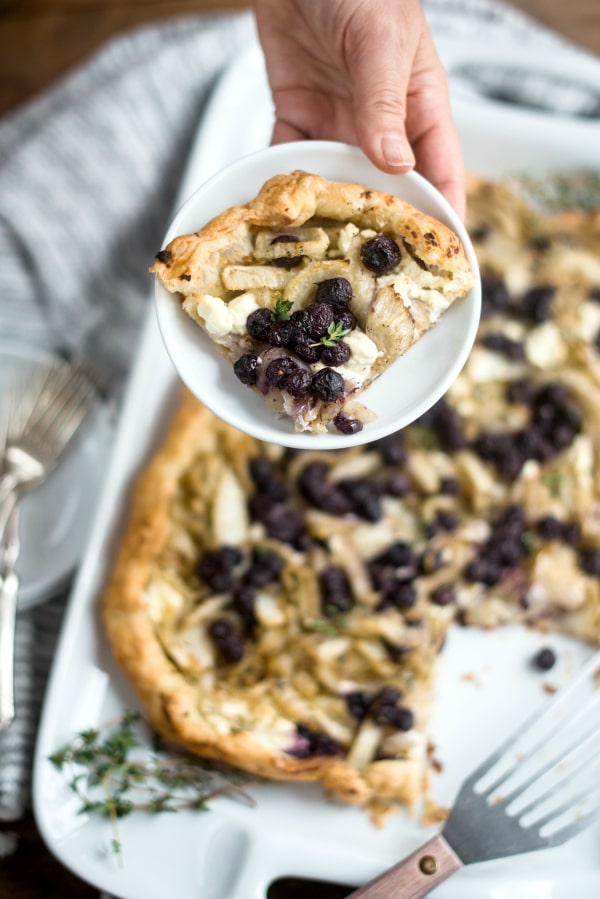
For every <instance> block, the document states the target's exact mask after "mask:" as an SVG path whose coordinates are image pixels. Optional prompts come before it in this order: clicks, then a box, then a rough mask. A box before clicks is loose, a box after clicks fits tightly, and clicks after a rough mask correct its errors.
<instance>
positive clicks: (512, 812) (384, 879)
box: [348, 652, 600, 899]
mask: <svg viewBox="0 0 600 899" xmlns="http://www.w3.org/2000/svg"><path fill="white" fill-rule="evenodd" d="M599 775H600V652H597V653H595V655H593V656H592V658H591V659H590V660H589V661H588V662H587V663H586V664H585V665H584V666H583V668H582V670H581V671H580V673H579V674H578V675H577V676H576V677H575V678H574V679H573V680H572V681H571V682H570V683H569V684H568V686H566V687H565V688H563V689H562V690H560V691H559V692H558V693H557V694H556V696H555V697H554V698H553V699H552V700H551V701H550V703H549V704H548V705H546V706H545V707H544V708H543V709H542V711H541V712H538V713H537V714H536V715H534V717H533V718H532V719H530V721H528V722H527V723H526V724H525V725H524V726H523V727H522V728H519V730H518V731H517V732H516V733H515V734H513V736H511V737H510V738H509V739H508V740H507V741H506V742H505V743H503V744H502V745H501V746H500V747H499V748H498V749H497V750H496V751H495V752H493V753H492V754H491V755H490V756H489V758H487V759H486V760H485V761H484V762H483V763H482V764H481V765H480V766H479V767H478V768H477V769H476V770H475V771H473V773H472V774H471V775H470V776H469V777H468V778H467V779H466V780H465V781H464V783H463V784H462V786H461V788H460V791H459V793H458V796H457V798H456V800H455V802H454V805H453V807H452V810H451V812H450V815H449V817H448V820H447V821H446V824H445V826H444V828H443V830H442V832H441V833H440V834H438V835H437V836H435V837H433V838H432V839H430V840H429V841H428V842H427V843H425V844H424V845H423V846H421V848H420V849H418V850H417V851H416V852H413V853H412V854H411V855H410V856H408V858H405V859H404V860H403V861H401V862H399V863H398V864H397V865H394V867H393V868H390V869H389V870H387V871H385V872H384V873H383V874H381V875H380V876H379V877H377V878H375V879H374V880H372V881H371V882H370V883H368V884H366V885H365V886H363V887H361V888H360V889H359V890H356V891H355V892H353V893H351V894H350V896H349V897H348V899H359V897H360V899H420V897H422V896H426V895H427V894H428V893H429V892H430V891H431V890H433V889H434V888H435V887H436V886H438V884H440V883H442V882H443V881H444V880H446V879H447V878H448V877H450V875H451V874H454V873H455V872H456V871H458V870H459V869H460V868H462V867H463V866H464V865H469V864H472V863H474V862H482V861H488V860H490V859H497V858H504V857H506V856H510V855H518V854H520V853H523V852H531V851H533V850H537V849H544V848H549V847H552V846H560V845H561V844H562V843H565V842H566V841H567V840H569V839H570V838H571V837H573V836H575V834H578V833H580V832H581V831H582V830H583V829H584V828H586V827H588V826H589V825H590V824H592V823H593V822H594V821H596V820H598V818H599V817H600V776H599Z"/></svg>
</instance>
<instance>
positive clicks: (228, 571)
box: [197, 546, 242, 593]
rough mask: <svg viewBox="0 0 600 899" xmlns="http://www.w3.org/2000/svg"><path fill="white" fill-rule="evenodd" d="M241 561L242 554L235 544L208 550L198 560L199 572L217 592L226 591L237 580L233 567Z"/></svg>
mask: <svg viewBox="0 0 600 899" xmlns="http://www.w3.org/2000/svg"><path fill="white" fill-rule="evenodd" d="M241 561H242V554H241V552H240V551H239V549H237V547H235V546H222V547H221V548H220V549H214V550H207V551H206V552H205V553H204V554H203V555H202V556H201V558H200V561H199V562H198V568H197V570H198V574H199V576H200V577H201V578H202V580H203V581H205V582H206V583H207V584H208V586H209V587H210V588H211V589H212V590H214V591H215V592H216V593H226V592H227V591H228V590H230V589H231V587H232V586H233V584H234V581H235V577H234V572H233V569H234V568H235V566H236V565H238V564H239V563H240V562H241Z"/></svg>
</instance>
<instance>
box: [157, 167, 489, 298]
mask: <svg viewBox="0 0 600 899" xmlns="http://www.w3.org/2000/svg"><path fill="white" fill-rule="evenodd" d="M315 216H316V217H322V218H330V219H335V220H339V221H348V222H354V223H356V224H358V223H360V224H361V225H362V227H368V228H373V229H375V230H378V231H385V230H389V231H392V232H394V233H395V234H398V235H401V236H402V237H403V238H404V239H405V240H406V242H407V243H408V244H409V245H410V246H411V247H412V248H413V250H414V252H415V253H416V255H417V256H419V257H420V258H421V259H423V260H426V261H427V263H428V265H433V266H437V267H439V268H440V269H442V270H443V271H444V272H447V273H448V274H450V275H452V277H453V279H456V282H457V295H458V294H460V293H462V292H464V287H465V285H467V287H468V286H470V284H471V282H472V274H471V268H470V265H469V262H468V259H467V257H466V254H465V251H464V248H463V246H462V243H461V242H460V240H459V238H458V237H457V235H456V234H455V233H454V232H453V231H452V230H451V229H450V228H448V227H447V226H446V225H444V224H442V222H440V221H438V220H437V219H435V218H433V217H432V216H429V215H427V214H426V213H424V212H421V211H420V210H418V209H416V208H415V207H414V206H412V205H411V204H410V203H407V202H405V201H404V200H401V199H400V198H399V197H396V196H394V195H392V194H386V193H383V192H382V191H378V190H372V189H369V188H366V187H364V186H363V185H360V184H355V183H351V182H340V181H328V180H326V179H325V178H322V177H321V176H319V175H313V174H309V173H307V172H303V171H294V172H292V173H291V174H289V175H275V176H273V177H272V178H270V179H269V180H268V181H267V182H266V183H265V184H264V185H263V187H262V188H261V190H260V191H259V193H258V194H257V196H256V197H255V198H254V199H252V200H250V201H249V202H248V203H246V204H245V205H243V206H233V207H231V208H230V209H227V210H225V211H224V212H222V213H221V214H220V215H218V216H216V217H215V218H213V219H212V220H211V221H210V222H208V223H207V224H206V225H205V226H204V227H203V228H202V229H201V231H199V232H196V233H195V234H187V235H181V236H179V237H176V238H174V239H173V240H172V241H171V242H170V243H169V245H168V246H167V247H166V252H167V253H169V254H171V256H172V259H168V257H166V258H167V260H168V261H166V262H165V261H164V260H163V259H157V260H156V261H155V262H154V264H153V265H152V266H151V268H150V271H151V272H154V273H155V274H156V275H158V276H159V278H160V280H161V281H162V283H163V284H164V285H165V287H166V288H167V289H168V290H171V291H173V292H179V291H181V290H182V287H185V290H186V292H189V291H190V290H194V289H197V287H196V286H195V285H196V283H197V284H198V285H199V286H200V285H201V286H202V289H208V288H209V287H210V285H206V284H203V283H202V269H203V268H204V267H208V269H209V270H210V269H212V268H213V265H214V258H215V254H224V258H225V261H226V262H227V261H230V262H235V261H239V260H236V259H233V258H231V259H227V254H228V248H229V246H230V244H231V243H232V237H235V238H237V240H234V241H233V243H234V244H235V243H237V244H238V245H240V243H241V244H243V235H244V232H246V231H247V230H248V228H249V226H251V225H255V226H260V227H266V228H278V229H283V228H289V227H299V226H301V225H303V224H304V223H305V222H306V221H308V220H309V219H311V218H313V217H315ZM248 248H249V249H250V247H248ZM182 275H184V276H185V281H188V275H189V276H190V279H191V280H190V281H189V283H187V284H186V283H185V282H182V280H181V276H182Z"/></svg>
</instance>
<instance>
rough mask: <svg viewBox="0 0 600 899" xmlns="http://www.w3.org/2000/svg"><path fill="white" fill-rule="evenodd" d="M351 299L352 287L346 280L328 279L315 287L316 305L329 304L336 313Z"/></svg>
mask: <svg viewBox="0 0 600 899" xmlns="http://www.w3.org/2000/svg"><path fill="white" fill-rule="evenodd" d="M351 299H352V285H351V284H350V281H348V280H347V279H346V278H328V279H327V280H326V281H321V282H320V284H319V285H318V287H317V293H316V296H315V300H316V302H317V303H330V304H331V305H332V306H333V307H334V309H335V310H336V312H337V311H338V309H345V308H346V307H347V305H348V303H349V302H350V300H351Z"/></svg>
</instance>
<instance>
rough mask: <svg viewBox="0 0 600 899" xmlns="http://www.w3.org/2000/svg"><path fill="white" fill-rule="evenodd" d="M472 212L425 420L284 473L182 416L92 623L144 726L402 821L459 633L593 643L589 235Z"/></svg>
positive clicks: (596, 425)
mask: <svg viewBox="0 0 600 899" xmlns="http://www.w3.org/2000/svg"><path fill="white" fill-rule="evenodd" d="M469 196H470V200H469V206H468V223H469V227H470V230H471V233H472V234H473V236H474V239H475V242H476V247H477V251H478V254H479V258H480V259H481V261H482V273H483V287H484V313H485V314H484V317H483V319H482V323H481V327H480V332H479V335H478V339H477V343H476V346H475V348H474V350H473V353H472V354H471V357H470V359H469V361H468V363H467V365H466V366H465V368H464V370H463V372H462V373H461V374H460V376H459V378H458V379H457V381H456V382H455V384H454V385H453V387H452V388H451V389H450V391H449V392H448V394H447V396H446V397H445V398H444V400H443V401H442V402H441V403H440V404H439V405H438V406H437V407H436V408H435V409H434V410H432V411H431V412H430V413H428V415H427V416H426V417H425V418H424V419H421V420H420V421H418V422H416V423H415V424H414V425H412V426H411V427H410V428H407V429H406V430H405V431H403V432H401V433H399V434H396V435H392V436H390V437H388V438H385V440H382V441H378V442H377V443H375V444H372V445H369V446H366V447H352V448H348V449H346V450H344V451H340V452H336V453H325V452H317V451H303V452H290V451H286V450H284V449H283V448H281V447H276V446H272V445H268V444H261V443H260V442H258V441H256V440H253V439H252V438H250V437H248V436H246V435H243V434H241V433H240V432H238V431H236V430H234V429H232V428H230V427H229V426H227V425H226V424H224V423H223V422H221V421H220V420H219V419H217V418H215V417H214V416H213V415H212V414H211V413H209V412H208V411H207V410H206V409H205V408H203V407H202V406H201V405H200V404H199V403H198V402H197V401H196V400H195V399H193V398H192V397H190V396H189V395H187V394H185V395H184V397H183V400H182V403H181V407H180V409H179V410H178V411H177V413H176V416H175V419H174V422H173V424H172V425H171V427H170V428H169V431H168V434H167V437H166V440H165V443H164V445H163V447H162V448H161V449H160V451H159V452H158V454H157V455H156V457H155V458H154V459H153V461H152V462H151V464H150V465H149V467H148V468H147V470H146V471H145V472H143V473H142V474H141V476H140V479H139V482H138V484H137V486H136V489H135V492H134V496H133V502H132V507H131V517H130V521H129V524H128V526H127V528H126V531H125V535H124V537H123V540H122V544H121V547H120V552H119V555H118V559H117V561H116V564H115V567H114V570H113V572H112V574H111V577H110V582H109V584H108V586H107V589H106V591H105V593H104V597H103V617H104V622H105V626H106V629H107V632H108V635H109V638H110V641H111V644H112V646H113V648H114V652H115V656H116V659H117V661H118V663H119V665H120V666H121V667H122V669H123V670H124V672H125V673H126V675H127V677H128V678H129V680H130V682H131V683H132V684H133V686H134V687H135V689H136V690H137V692H138V694H139V696H140V699H141V702H142V704H143V706H144V708H145V710H146V713H147V715H148V718H149V720H150V722H151V723H152V725H153V726H154V727H155V728H156V729H157V730H159V731H160V732H161V733H162V734H164V735H165V736H166V737H167V738H169V739H171V740H174V741H175V742H177V743H180V744H182V745H183V746H185V747H187V748H188V749H190V750H191V751H192V752H194V753H197V754H198V755H200V756H203V757H207V758H212V759H219V760H222V761H227V762H230V763H232V764H234V765H236V766H238V767H240V768H244V769H246V770H249V771H252V772H255V773H257V774H258V775H260V776H264V777H266V778H271V779H275V780H290V781H291V780H302V781H309V780H315V781H320V782H321V783H322V784H323V785H324V787H325V789H326V790H327V791H328V792H329V793H330V794H331V795H333V796H335V797H337V798H339V799H342V800H343V801H347V802H350V803H356V804H363V805H369V804H373V803H392V804H393V803H406V804H408V805H413V804H414V803H415V802H416V800H417V799H418V798H419V797H421V796H422V794H423V791H424V790H425V788H426V784H427V737H426V730H427V721H428V716H429V711H430V708H431V704H432V690H433V686H434V683H435V677H436V667H437V665H438V653H439V649H440V647H441V645H442V644H443V641H444V637H445V635H446V633H447V630H448V628H449V627H450V626H452V625H453V623H454V622H457V621H458V622H459V623H460V624H461V625H463V626H465V625H466V626H473V627H479V628H495V627H498V626H502V625H505V624H524V625H528V626H535V627H540V628H542V629H543V630H551V629H559V630H561V631H563V632H566V633H569V634H571V635H573V636H575V637H578V638H580V639H582V640H586V641H589V642H595V643H598V642H600V526H599V525H598V521H599V509H600V481H599V476H598V472H599V471H600V464H599V461H600V460H599V456H600V411H599V410H600V268H599V266H598V258H599V256H600V254H599V253H598V248H599V247H600V219H599V218H598V214H597V212H590V213H578V214H576V213H573V212H569V213H565V214H559V215H554V216H538V215H537V214H536V213H535V210H532V209H531V208H530V207H529V206H527V205H526V204H525V203H524V202H523V201H522V200H521V199H519V197H518V196H517V195H516V194H515V193H514V191H512V190H511V189H509V187H507V186H506V185H502V184H488V183H485V182H481V181H478V180H475V179H473V181H472V183H471V185H470V195H469Z"/></svg>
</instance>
